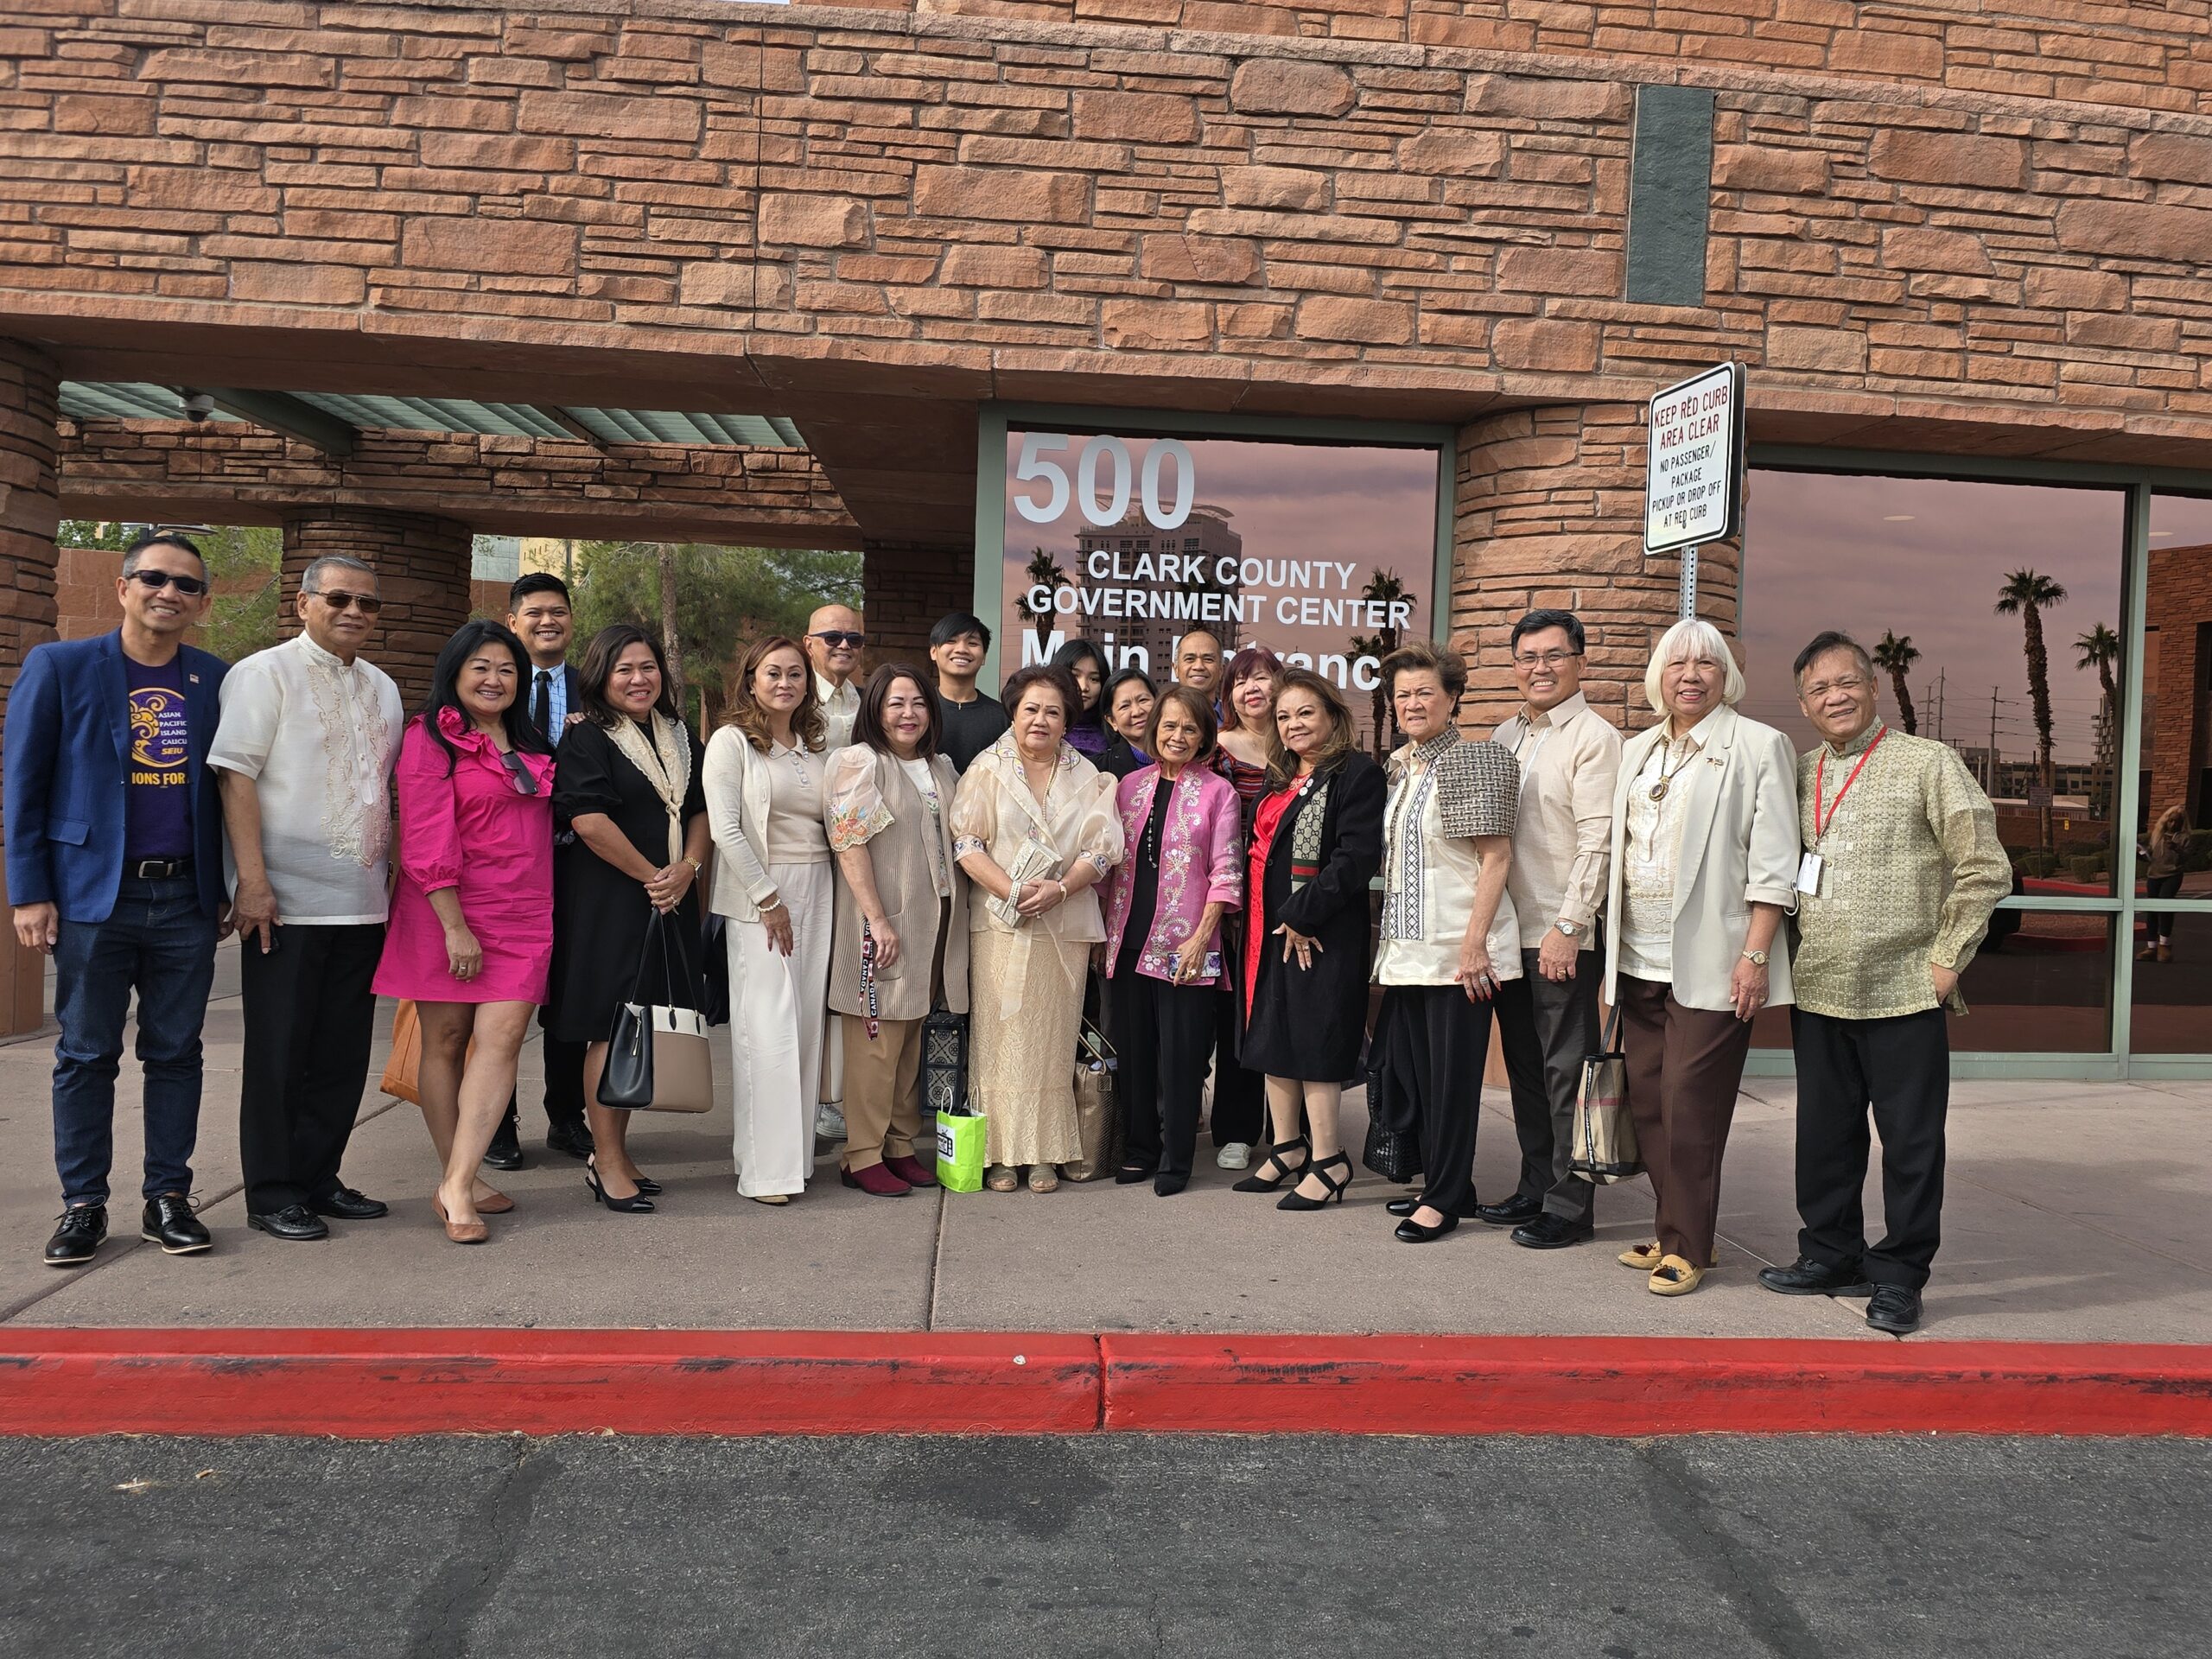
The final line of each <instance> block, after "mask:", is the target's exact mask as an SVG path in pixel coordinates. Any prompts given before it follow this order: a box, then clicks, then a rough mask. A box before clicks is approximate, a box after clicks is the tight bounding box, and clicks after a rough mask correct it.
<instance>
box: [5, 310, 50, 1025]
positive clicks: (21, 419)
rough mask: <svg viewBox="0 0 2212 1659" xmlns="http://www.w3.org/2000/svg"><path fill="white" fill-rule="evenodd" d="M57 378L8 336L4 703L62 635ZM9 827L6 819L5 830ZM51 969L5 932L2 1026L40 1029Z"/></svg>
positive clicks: (38, 355) (42, 358) (40, 358)
mask: <svg viewBox="0 0 2212 1659" xmlns="http://www.w3.org/2000/svg"><path fill="white" fill-rule="evenodd" d="M57 384H58V382H57V380H56V377H55V372H54V363H53V361H52V360H51V359H48V358H47V357H45V356H44V355H43V354H41V353H38V352H35V351H31V350H29V349H26V348H25V347H23V346H17V345H15V344H13V343H12V342H10V341H8V340H0V704H4V702H5V699H6V696H7V692H8V690H9V688H10V687H11V686H13V685H14V684H15V683H16V675H17V674H18V673H20V672H21V671H22V666H23V658H25V657H26V656H27V655H29V652H31V650H32V649H33V648H34V647H35V646H37V645H42V644H44V643H45V642H46V641H47V640H48V639H53V638H54V530H55V528H56V527H57V525H58V524H59V523H60V512H58V511H57V509H56V507H55V505H54V396H55V390H56V386H57ZM6 829H7V826H6V825H5V823H0V836H4V835H5V834H6ZM0 887H4V883H0ZM0 898H4V893H0ZM45 970H46V963H45V960H44V958H42V957H41V956H39V954H38V953H37V952H36V951H32V950H23V949H22V947H21V946H20V945H18V944H16V939H15V935H14V933H13V931H10V933H9V934H8V935H7V936H6V938H4V939H0V1031H5V1032H8V1033H16V1032H24V1031H36V1030H37V1029H38V1027H39V1023H40V1021H41V1020H42V1019H43V1018H44V1014H45V1003H44V995H45V983H46V973H45Z"/></svg>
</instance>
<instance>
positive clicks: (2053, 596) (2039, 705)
mask: <svg viewBox="0 0 2212 1659" xmlns="http://www.w3.org/2000/svg"><path fill="white" fill-rule="evenodd" d="M2065 602H2066V590H2065V589H2064V588H2062V587H2060V586H2059V585H2058V584H2057V583H2056V582H2053V581H2052V580H2051V579H2050V577H2049V576H2046V575H2043V574H2042V573H2041V572H2040V571H2035V570H2008V571H2006V572H2005V585H2004V586H2003V587H2002V588H1999V589H1998V590H1997V614H1998V615H1999V616H2017V617H2018V618H2019V619H2020V628H2021V632H2022V633H2023V635H2024V644H2025V649H2026V651H2027V653H2028V702H2029V704H2030V706H2031V708H2032V709H2033V710H2034V713H2035V721H2036V770H2037V777H2039V778H2040V779H2042V780H2043V792H2044V805H2043V806H2042V807H2041V808H2040V809H2039V810H2037V814H2036V817H2037V824H2038V826H2039V827H2040V829H2041V830H2042V834H2043V850H2044V851H2045V852H2049V851H2050V847H2051V837H2050V790H2051V784H2052V781H2053V780H2052V776H2051V770H2050V651H2049V650H2048V649H2047V648H2046V647H2045V645H2044V638H2043V613H2044V612H2045V611H2047V610H2049V609H2050V608H2051V607H2053V606H2056V605H2063V604H2064V603H2065ZM1992 760H1993V761H1994V757H1992Z"/></svg>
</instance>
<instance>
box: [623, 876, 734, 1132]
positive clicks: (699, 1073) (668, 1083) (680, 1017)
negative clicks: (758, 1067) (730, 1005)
mask: <svg viewBox="0 0 2212 1659" xmlns="http://www.w3.org/2000/svg"><path fill="white" fill-rule="evenodd" d="M655 944H658V945H659V946H660V957H661V966H662V969H663V971H664V976H665V977H664V981H663V983H664V985H665V987H666V989H664V991H663V992H662V996H663V997H664V998H665V999H666V1000H665V1001H653V1000H652V995H651V994H650V993H649V992H648V991H647V989H646V986H647V984H648V983H649V982H650V980H649V972H650V969H651V965H652V957H653V954H654V953H653V947H654V945H655ZM679 964H680V965H681V974H680V976H679V973H678V966H679ZM679 990H681V991H685V992H687V993H688V994H689V995H690V1001H691V1003H692V1006H691V1007H684V1006H683V1004H681V1003H679V1002H677V1001H676V995H677V992H678V991H679ZM699 993H700V984H699V981H698V978H697V976H696V975H695V974H694V973H693V972H692V969H691V956H690V950H689V948H688V947H687V945H686V944H685V942H684V939H683V923H682V922H680V921H674V920H671V919H670V918H667V917H665V916H664V915H662V914H661V913H660V912H654V914H653V918H652V923H651V925H649V926H648V927H647V928H646V930H645V948H644V950H642V951H641V952H640V953H639V962H638V974H637V980H636V982H635V983H634V984H633V985H632V988H631V991H630V997H631V1000H630V1001H627V1002H625V1003H623V1004H621V1005H620V1007H617V1008H616V1009H615V1011H614V1025H613V1030H612V1031H610V1032H609V1033H607V1063H606V1065H604V1066H603V1067H601V1071H600V1074H599V1103H600V1104H601V1105H602V1106H605V1107H608V1108H611V1109H615V1110H618V1111H637V1112H703V1111H706V1110H708V1109H710V1108H711V1107H712V1106H713V1105H714V1103H715V1075H714V1067H713V1065H712V1063H711V1062H710V1061H709V1058H708V1048H707V1017H706V1015H705V1014H702V1013H700V1012H699V1009H698V1004H699V1003H701V1002H702V1001H703V1000H704V999H703V998H702V996H701V995H700V994H699Z"/></svg>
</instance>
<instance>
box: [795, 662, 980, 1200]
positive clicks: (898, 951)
mask: <svg viewBox="0 0 2212 1659" xmlns="http://www.w3.org/2000/svg"><path fill="white" fill-rule="evenodd" d="M853 735H854V740H855V741H854V742H853V744H852V746H851V747H849V748H844V749H840V750H839V751H838V752H837V753H835V754H833V755H831V756H830V757H829V777H828V781H827V782H826V784H825V785H824V790H825V791H826V792H825V797H824V802H823V810H824V811H825V812H826V814H827V815H828V820H829V849H830V851H831V853H832V854H833V855H835V856H836V861H837V871H838V874H840V875H841V876H842V878H843V880H841V881H839V882H838V884H837V898H836V943H835V944H833V945H832V947H831V950H830V958H829V1006H830V1007H831V1008H833V1009H834V1010H836V1012H837V1013H838V1014H841V1015H842V1025H843V1027H844V1033H843V1035H844V1044H845V1079H846V1084H845V1121H846V1128H847V1135H846V1139H845V1152H844V1168H843V1172H842V1179H843V1180H844V1183H845V1185H847V1186H853V1187H858V1188H859V1189H860V1190H861V1192H867V1193H869V1194H871V1195H873V1196H874V1197H877V1198H904V1197H905V1196H906V1194H907V1193H909V1192H912V1191H913V1190H914V1189H915V1188H916V1187H918V1186H935V1185H937V1177H936V1176H935V1175H934V1174H932V1173H931V1171H930V1166H929V1165H928V1164H927V1163H925V1161H924V1160H921V1159H920V1158H918V1157H916V1156H915V1150H916V1144H915V1143H916V1138H917V1137H918V1135H920V1134H921V1131H922V1023H923V1021H924V1020H926V1019H928V1017H929V1016H930V1014H931V1012H932V1011H933V1010H935V1009H938V1008H944V1009H946V1010H947V1011H949V1012H950V1013H953V1014H965V1013H966V1012H967V1011H968V892H967V887H968V883H967V880H966V879H965V878H964V877H963V875H962V874H961V873H960V868H959V865H958V864H957V862H956V861H954V858H953V854H952V800H953V795H954V792H955V791H956V790H957V787H958V783H959V779H958V775H957V773H955V772H954V771H953V770H952V762H950V760H946V759H945V758H944V756H943V755H941V754H939V753H938V751H937V739H938V714H937V702H936V700H935V699H934V698H932V697H931V696H930V691H929V685H928V682H927V681H926V680H925V679H924V677H923V676H922V674H921V671H919V670H918V669H913V668H909V667H907V666H906V664H903V663H887V664H884V665H883V666H882V667H881V668H879V669H877V670H876V671H875V673H874V676H873V677H870V679H869V680H868V689H867V690H865V691H863V692H861V713H860V719H859V721H857V722H856V723H855V726H854V728H853ZM871 946H872V947H873V954H871V953H870V947H871Z"/></svg>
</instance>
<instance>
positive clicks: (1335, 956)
mask: <svg viewBox="0 0 2212 1659" xmlns="http://www.w3.org/2000/svg"><path fill="white" fill-rule="evenodd" d="M1275 730H1276V738H1277V741H1276V745H1275V749H1274V753H1273V754H1272V755H1271V756H1270V757H1269V760H1268V777H1269V779H1270V781H1271V783H1272V785H1273V787H1272V788H1270V790H1269V791H1268V794H1267V795H1266V796H1264V797H1263V798H1262V799H1261V802H1260V805H1259V810H1257V811H1256V812H1255V813H1254V814H1253V816H1252V836H1251V847H1250V853H1249V859H1248V861H1247V863H1248V868H1247V874H1246V877H1245V884H1244V887H1245V892H1246V893H1247V895H1248V897H1247V899H1246V903H1247V905H1248V906H1249V917H1248V921H1247V925H1246V928H1245V948H1244V962H1243V995H1244V1007H1245V1022H1244V1038H1243V1052H1242V1053H1241V1054H1240V1056H1239V1058H1241V1059H1242V1060H1243V1064H1244V1065H1246V1066H1247V1067H1249V1068H1250V1069H1251V1070H1252V1071H1259V1072H1262V1073H1264V1074H1265V1075H1266V1077H1267V1090H1268V1115H1269V1116H1270V1117H1271V1118H1272V1119H1273V1120H1274V1125H1273V1127H1274V1134H1273V1137H1272V1140H1271V1141H1270V1144H1269V1147H1268V1155H1267V1156H1266V1157H1265V1158H1264V1159H1262V1160H1261V1163H1260V1166H1259V1167H1258V1168H1257V1169H1255V1170H1254V1171H1253V1172H1252V1173H1251V1174H1249V1175H1248V1176H1247V1177H1245V1179H1243V1180H1241V1181H1239V1182H1237V1183H1236V1191H1238V1192H1274V1190H1275V1189H1276V1188H1277V1187H1280V1186H1281V1185H1282V1184H1283V1183H1284V1182H1285V1181H1287V1180H1290V1179H1294V1178H1296V1179H1297V1180H1298V1185H1297V1187H1296V1189H1295V1190H1294V1191H1292V1192H1286V1193H1284V1194H1283V1196H1282V1198H1281V1200H1280V1201H1279V1202H1278V1204H1277V1205H1276V1207H1277V1208H1278V1209H1282V1210H1318V1209H1319V1208H1320V1207H1321V1206H1322V1205H1325V1204H1326V1203H1327V1202H1328V1201H1329V1200H1330V1199H1331V1198H1339V1199H1340V1198H1343V1197H1344V1188H1345V1187H1347V1186H1348V1185H1351V1175H1352V1170H1351V1160H1350V1159H1349V1158H1347V1157H1345V1156H1344V1153H1343V1150H1342V1142H1341V1141H1340V1140H1339V1139H1338V1122H1337V1109H1338V1104H1339V1103H1341V1101H1342V1100H1343V1097H1344V1079H1345V1078H1347V1077H1351V1075H1352V1074H1353V1072H1354V1071H1355V1070H1356V1069H1357V1066H1358V1065H1359V1052H1360V1047H1361V1045H1362V1043H1363V1039H1364V1038H1365V1035H1366V1027H1367V963H1368V900H1367V892H1368V884H1369V883H1370V882H1371V881H1373V880H1374V879H1375V876H1376V872H1377V871H1378V870H1380V869H1381V868H1382V865H1383V798H1384V796H1385V794H1386V793H1387V786H1386V785H1385V783H1384V781H1383V768H1382V767H1380V766H1377V765H1376V764H1375V762H1374V761H1373V760H1370V759H1369V758H1368V757H1367V756H1366V755H1365V754H1364V753H1362V752H1361V751H1360V748H1359V747H1358V742H1357V728H1355V727H1354V725H1353V723H1352V717H1351V709H1348V708H1346V707H1345V706H1344V698H1343V696H1341V695H1340V694H1339V693H1338V690H1337V689H1336V687H1335V686H1333V685H1332V684H1330V683H1329V682H1328V681H1327V680H1325V679H1324V678H1322V677H1320V676H1319V675H1318V674H1315V673H1313V671H1310V670H1308V669H1302V668H1300V669H1292V670H1290V671H1287V673H1285V674H1284V675H1283V677H1282V683H1281V686H1280V688H1279V689H1278V690H1277V693H1276V696H1275ZM1301 1109H1302V1110H1303V1112H1304V1114H1305V1117H1306V1123H1307V1125H1308V1130H1307V1132H1306V1133H1300V1129H1299V1116H1300V1111H1301ZM1309 1135H1310V1139H1309ZM1293 1153H1303V1154H1306V1156H1305V1157H1303V1158H1302V1159H1301V1160H1300V1161H1298V1162H1296V1163H1293V1162H1292V1161H1291V1160H1290V1154H1293ZM1338 1169H1341V1170H1342V1171H1343V1172H1344V1173H1343V1177H1342V1179H1338V1178H1337V1177H1336V1175H1335V1173H1334V1172H1335V1171H1337V1170H1338Z"/></svg>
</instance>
